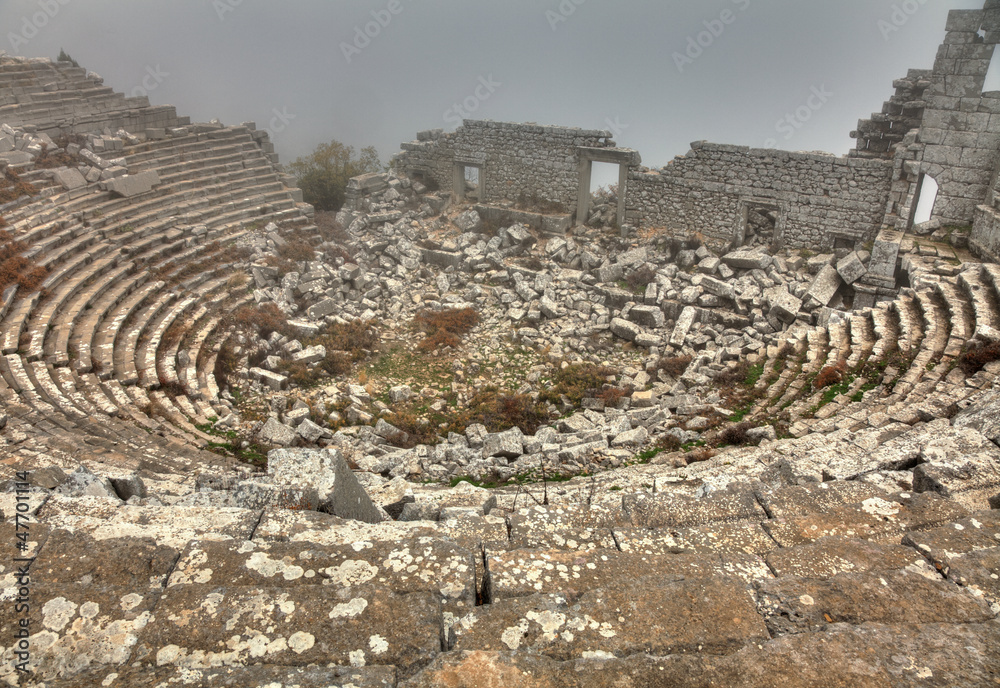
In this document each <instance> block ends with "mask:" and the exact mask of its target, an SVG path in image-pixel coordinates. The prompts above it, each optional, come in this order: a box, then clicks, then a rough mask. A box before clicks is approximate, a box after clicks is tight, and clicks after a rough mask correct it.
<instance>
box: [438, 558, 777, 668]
mask: <svg viewBox="0 0 1000 688" xmlns="http://www.w3.org/2000/svg"><path fill="white" fill-rule="evenodd" d="M454 632H455V636H456V643H455V649H456V650H493V651H506V650H529V649H530V650H531V651H534V652H539V653H541V654H545V655H547V656H549V657H553V658H555V659H571V658H577V657H582V656H583V653H584V652H595V651H603V652H607V653H611V654H616V655H629V654H635V653H639V652H647V653H654V654H669V653H672V652H691V653H695V652H707V653H712V654H720V653H726V652H732V651H734V650H736V649H738V648H739V647H742V646H743V645H744V644H745V643H747V642H763V641H765V640H767V639H768V635H767V631H766V629H765V627H764V624H763V621H762V620H761V618H760V617H759V616H758V615H757V613H756V611H755V609H754V607H753V604H752V601H751V598H750V596H749V594H748V593H747V591H746V586H745V584H744V583H743V582H742V581H740V580H738V579H735V578H728V577H712V576H708V577H705V578H697V579H695V578H692V579H684V578H683V577H682V576H672V575H670V574H660V575H650V576H645V577H642V578H634V579H623V580H620V581H618V582H617V583H616V584H615V586H614V587H612V588H604V589H597V590H592V591H590V592H587V593H584V594H583V595H582V596H580V597H579V598H578V599H576V600H569V599H567V598H566V597H564V596H561V595H556V594H553V595H532V596H529V597H520V598H514V599H509V600H504V601H502V602H498V603H495V604H493V605H491V606H490V607H489V608H479V609H477V610H476V611H474V612H473V613H472V614H470V615H468V616H466V617H465V618H463V619H462V620H460V621H459V623H458V624H456V626H455V628H454Z"/></svg>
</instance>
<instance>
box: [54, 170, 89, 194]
mask: <svg viewBox="0 0 1000 688" xmlns="http://www.w3.org/2000/svg"><path fill="white" fill-rule="evenodd" d="M52 178H53V179H55V181H56V182H57V183H59V184H62V186H63V188H64V189H66V190H67V191H72V190H73V189H79V188H80V187H81V186H86V185H87V180H86V179H85V178H84V176H83V175H82V174H80V171H79V170H77V169H75V168H73V167H60V168H59V169H57V170H55V171H54V172H53V174H52Z"/></svg>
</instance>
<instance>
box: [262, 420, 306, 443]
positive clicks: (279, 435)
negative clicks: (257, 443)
mask: <svg viewBox="0 0 1000 688" xmlns="http://www.w3.org/2000/svg"><path fill="white" fill-rule="evenodd" d="M257 437H258V438H259V439H260V440H261V441H262V442H266V443H267V444H274V445H280V446H285V447H287V446H288V445H290V444H292V443H294V442H295V438H296V437H297V435H296V434H295V430H294V429H293V428H290V427H288V426H287V425H285V424H284V423H282V422H281V421H279V420H278V419H277V418H268V419H267V422H266V423H264V427H263V428H261V429H260V431H259V432H258V433H257Z"/></svg>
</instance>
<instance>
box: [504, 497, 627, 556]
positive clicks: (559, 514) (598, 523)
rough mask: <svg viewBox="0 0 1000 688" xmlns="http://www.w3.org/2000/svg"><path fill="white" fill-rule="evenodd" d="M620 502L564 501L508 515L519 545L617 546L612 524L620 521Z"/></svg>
mask: <svg viewBox="0 0 1000 688" xmlns="http://www.w3.org/2000/svg"><path fill="white" fill-rule="evenodd" d="M622 518H623V512H622V510H621V507H620V506H619V505H617V504H616V505H612V506H609V505H605V504H594V505H589V506H588V505H586V504H563V505H558V506H555V505H550V506H547V507H546V506H537V505H536V506H531V507H528V508H526V509H518V511H517V513H514V514H511V515H510V516H508V517H507V522H508V524H509V526H510V540H511V543H512V545H513V546H514V547H516V548H542V549H569V550H591V549H615V542H614V538H613V537H612V536H611V530H610V528H611V526H613V525H615V524H616V523H619V522H620V521H621V520H622Z"/></svg>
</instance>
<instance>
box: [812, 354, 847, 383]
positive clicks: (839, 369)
mask: <svg viewBox="0 0 1000 688" xmlns="http://www.w3.org/2000/svg"><path fill="white" fill-rule="evenodd" d="M846 373H847V364H846V363H844V362H843V361H841V362H839V363H837V364H836V365H832V366H826V367H825V368H823V369H822V370H821V371H819V375H817V376H816V379H815V380H813V385H812V386H813V389H814V390H815V389H823V388H824V387H832V386H833V385H839V384H840V383H841V382H843V381H844V375H845V374H846Z"/></svg>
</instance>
